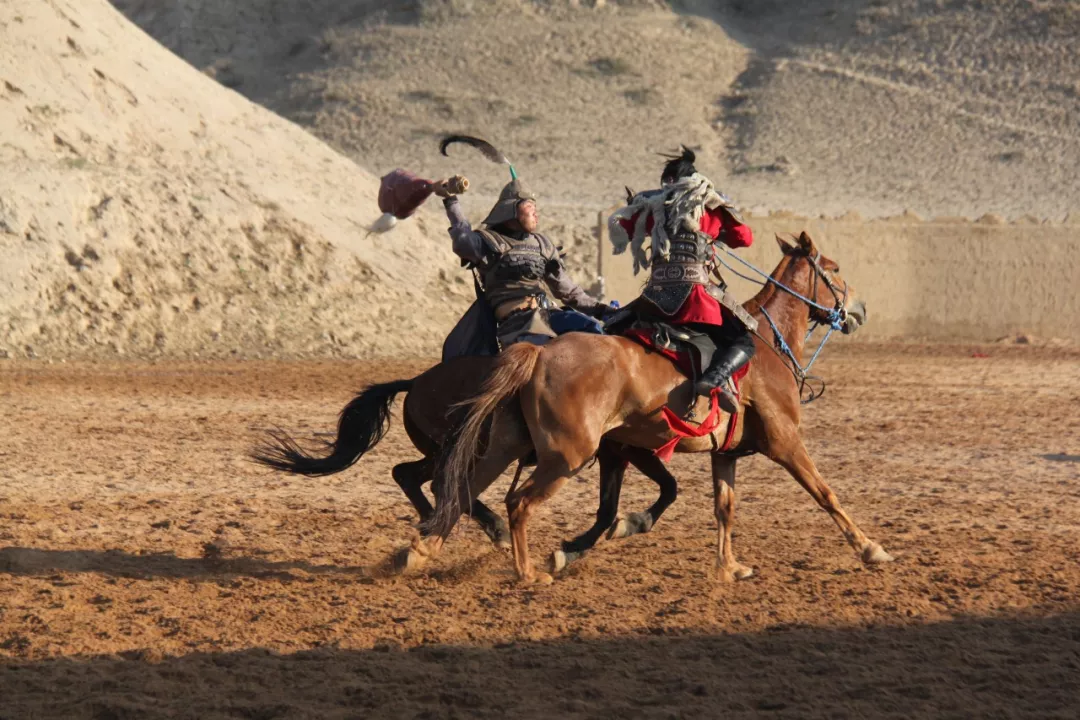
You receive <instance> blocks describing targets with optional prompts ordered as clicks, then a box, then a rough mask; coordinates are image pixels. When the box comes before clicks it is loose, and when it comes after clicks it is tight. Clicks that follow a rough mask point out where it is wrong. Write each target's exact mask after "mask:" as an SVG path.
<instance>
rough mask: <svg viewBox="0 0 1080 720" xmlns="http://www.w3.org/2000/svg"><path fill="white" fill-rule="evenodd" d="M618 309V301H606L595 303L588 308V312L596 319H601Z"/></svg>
mask: <svg viewBox="0 0 1080 720" xmlns="http://www.w3.org/2000/svg"><path fill="white" fill-rule="evenodd" d="M618 309H619V303H618V302H615V303H613V304H611V305H608V304H607V303H597V304H596V306H595V307H593V308H590V309H589V312H588V314H589V315H591V316H592V317H594V318H596V319H597V320H603V319H604V318H605V317H607V316H608V315H611V314H612V313H614V312H615V311H616V310H618Z"/></svg>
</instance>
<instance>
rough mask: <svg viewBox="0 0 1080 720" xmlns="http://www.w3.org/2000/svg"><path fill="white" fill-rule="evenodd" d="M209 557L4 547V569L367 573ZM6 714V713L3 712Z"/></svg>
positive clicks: (205, 574)
mask: <svg viewBox="0 0 1080 720" xmlns="http://www.w3.org/2000/svg"><path fill="white" fill-rule="evenodd" d="M206 553H207V554H206V557H202V558H181V557H177V556H176V555H173V554H172V553H147V554H145V555H133V554H131V553H126V552H123V551H121V550H104V551H101V550H38V549H35V548H23V547H6V548H0V573H10V574H12V575H51V574H53V573H57V572H84V573H100V574H102V575H111V576H114V577H125V578H139V579H148V578H155V577H158V578H186V579H192V580H198V579H214V578H220V577H228V576H231V575H248V576H251V577H279V578H284V577H288V576H290V575H291V571H293V570H300V571H303V572H306V573H311V574H319V573H334V574H346V575H359V576H366V575H368V574H369V572H368V570H367V569H365V568H362V567H339V566H337V565H315V564H312V563H306V562H273V561H270V560H262V559H258V558H249V557H237V558H225V557H220V556H219V555H217V553H216V548H214V547H213V546H207V548H206ZM0 717H2V716H0Z"/></svg>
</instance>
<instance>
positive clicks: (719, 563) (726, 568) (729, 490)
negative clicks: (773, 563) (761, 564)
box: [712, 452, 754, 582]
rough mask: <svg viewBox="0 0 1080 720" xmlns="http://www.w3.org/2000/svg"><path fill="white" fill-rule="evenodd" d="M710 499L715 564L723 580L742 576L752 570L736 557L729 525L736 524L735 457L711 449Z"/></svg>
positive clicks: (742, 578)
mask: <svg viewBox="0 0 1080 720" xmlns="http://www.w3.org/2000/svg"><path fill="white" fill-rule="evenodd" d="M712 481H713V503H714V508H715V513H716V567H717V569H718V570H719V571H720V576H721V578H722V579H723V580H724V581H726V582H732V581H735V580H745V579H746V578H748V577H750V576H751V575H753V574H754V571H753V569H752V568H748V567H746V566H745V565H743V564H742V563H739V562H737V561H736V560H735V553H734V552H733V551H732V549H731V528H732V526H734V525H735V458H733V457H728V456H726V455H721V454H720V453H715V452H714V453H712Z"/></svg>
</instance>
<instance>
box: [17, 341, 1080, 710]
mask: <svg viewBox="0 0 1080 720" xmlns="http://www.w3.org/2000/svg"><path fill="white" fill-rule="evenodd" d="M1078 363H1080V351H1077V350H1075V349H1072V350H1070V349H1060V348H1059V349H1049V348H1033V347H1003V346H994V347H985V346H984V347H933V346H918V345H891V346H881V345H845V346H841V347H837V348H835V349H834V350H833V351H832V352H831V353H829V354H828V355H826V356H825V358H824V359H823V360H822V361H821V366H820V367H821V374H822V375H823V376H825V377H826V378H827V379H828V380H829V381H830V383H831V384H830V387H829V391H828V393H827V394H826V395H825V397H824V398H823V399H821V400H820V401H818V402H817V403H815V404H814V405H811V406H809V407H808V408H807V410H806V413H805V416H804V417H805V422H804V433H805V436H806V438H807V441H808V445H809V447H810V449H811V452H812V454H813V455H814V457H815V459H816V461H817V462H818V465H819V466H820V467H821V468H822V470H823V472H824V474H825V476H826V477H827V478H828V479H829V480H830V482H831V484H832V487H833V489H834V490H835V491H836V492H837V493H838V495H839V497H840V499H841V501H842V502H844V504H845V506H846V508H847V509H848V510H849V512H851V513H852V515H853V516H854V518H855V519H856V520H857V521H858V522H860V523H861V525H862V527H863V528H864V530H866V532H867V534H869V535H870V536H871V537H872V538H874V539H876V540H878V541H880V542H882V543H883V544H884V546H885V547H886V548H887V549H888V550H889V551H890V552H891V553H893V554H894V555H895V556H896V558H897V561H896V562H895V563H894V564H892V565H889V566H887V567H884V568H882V569H873V570H869V569H865V568H863V567H861V566H860V564H859V563H858V561H857V559H856V557H855V556H854V554H853V553H852V552H851V551H849V550H848V549H847V547H846V546H845V545H844V543H843V541H842V539H841V537H840V534H839V532H838V531H837V529H836V528H835V527H834V526H833V525H832V524H831V522H830V521H829V519H828V517H827V516H826V514H825V513H824V512H822V511H821V510H819V509H818V508H817V507H816V506H815V505H814V504H813V502H812V500H811V499H810V497H809V496H808V495H807V494H806V493H805V492H803V491H802V490H801V489H800V488H799V487H798V486H797V485H796V484H795V482H794V481H792V480H791V479H790V478H789V477H787V476H786V475H785V474H784V473H783V471H782V470H780V469H779V468H778V467H776V466H773V465H771V464H770V463H769V462H768V461H766V460H764V459H761V458H749V459H746V460H744V461H742V462H741V463H740V467H739V515H738V523H739V525H738V529H737V537H736V539H735V543H736V552H737V554H738V556H739V558H740V559H741V560H742V561H743V562H745V563H747V564H751V565H753V566H754V568H755V569H756V572H757V574H756V575H755V577H754V578H753V579H751V580H748V581H745V582H742V583H738V584H733V585H727V584H723V583H720V582H718V581H717V579H716V578H715V577H714V575H713V573H712V562H713V552H714V547H715V531H714V522H713V519H712V515H711V510H710V508H711V486H710V483H709V481H708V479H707V478H708V474H707V467H708V463H707V460H706V459H705V458H704V457H687V456H680V457H677V458H676V459H675V461H674V462H673V470H674V471H675V473H676V475H677V476H679V477H680V479H681V481H682V486H681V495H680V498H679V500H678V502H677V503H676V504H675V505H674V506H673V507H672V508H671V510H670V511H669V512H668V514H666V515H665V516H664V518H663V519H662V520H661V521H660V523H659V524H658V525H657V526H656V527H655V528H654V529H653V531H652V533H650V534H648V535H643V536H638V537H635V538H631V539H629V540H624V541H612V542H607V543H601V544H600V545H599V546H598V547H597V549H596V550H595V551H593V553H592V554H591V555H590V556H589V557H587V558H586V559H585V560H584V561H582V562H581V563H580V564H579V565H577V566H574V567H572V568H571V569H570V570H569V571H567V572H566V573H565V574H564V575H563V576H561V577H559V578H558V579H557V580H556V582H555V584H554V585H552V586H550V587H543V588H535V587H530V588H523V587H520V586H518V585H517V584H516V583H515V582H514V580H513V576H512V569H511V562H510V558H509V556H508V554H507V553H505V552H502V551H498V550H495V549H493V548H492V547H491V546H490V544H489V543H488V542H487V540H486V538H485V536H484V535H483V534H482V533H481V532H480V531H479V529H478V528H477V527H476V526H475V525H469V526H466V527H464V528H463V529H462V530H459V531H458V532H457V533H456V534H455V535H454V536H453V537H452V539H451V542H450V544H449V546H448V548H447V550H446V552H445V553H444V554H443V556H442V557H440V558H439V559H438V560H437V561H436V562H435V563H434V564H433V565H432V566H431V567H430V568H429V569H427V570H425V571H423V572H420V573H419V574H415V575H411V576H408V577H403V578H394V579H375V578H373V577H372V576H371V573H370V571H369V570H368V568H370V567H372V566H374V565H376V564H378V563H379V562H380V561H382V560H384V559H385V558H386V557H387V555H388V554H389V553H390V552H392V551H393V550H394V549H395V548H397V547H400V546H401V545H403V544H404V543H406V542H407V541H408V539H409V537H410V533H411V532H412V529H411V525H410V523H411V522H412V521H413V516H412V513H411V509H410V507H409V506H408V504H407V502H406V500H405V499H404V497H403V496H402V495H401V493H400V491H399V490H398V489H397V487H396V486H395V485H394V484H393V482H392V481H391V480H390V477H389V469H390V467H391V466H392V465H393V464H394V463H395V462H398V461H400V460H402V459H406V458H411V457H413V451H412V448H411V446H410V445H409V443H408V440H407V438H406V437H405V433H404V431H403V430H402V429H401V427H400V425H395V427H394V429H393V430H392V431H391V433H390V434H389V436H387V438H386V439H385V440H384V441H383V444H382V445H381V446H380V447H379V448H377V450H376V451H375V452H373V453H372V454H371V455H370V456H369V457H367V458H365V459H364V460H363V461H362V462H361V463H360V464H359V465H358V466H357V467H356V468H354V469H352V470H350V471H348V472H347V473H345V474H342V475H338V476H334V477H331V478H326V479H317V480H309V479H302V478H300V479H297V478H293V477H289V476H278V475H274V474H270V473H268V472H267V471H264V470H262V469H260V468H257V467H255V466H253V465H252V464H250V463H248V462H246V461H245V451H246V450H247V448H248V447H249V445H250V443H251V442H252V441H253V440H254V439H255V437H256V436H257V433H258V432H259V430H261V429H263V428H267V427H272V426H275V425H281V426H283V427H285V428H288V429H290V430H295V431H298V432H299V433H301V435H302V436H305V437H311V436H312V434H314V433H317V432H324V431H328V430H330V429H331V428H332V426H333V422H334V420H335V417H336V414H337V412H338V411H339V410H340V408H341V407H342V406H343V405H344V403H345V402H346V401H347V400H348V399H349V398H350V397H351V392H352V391H355V390H358V389H359V388H361V387H362V386H363V385H365V384H367V383H369V382H375V381H385V380H388V379H392V378H395V377H401V376H408V375H411V374H413V373H414V372H416V371H419V370H420V369H421V368H422V364H419V363H415V362H414V363H411V364H410V363H382V364H370V363H369V364H365V363H346V362H322V363H303V364H290V363H283V362H242V363H241V362H234V363H215V364H209V363H207V364H176V363H157V364H138V363H135V362H130V363H126V364H115V365H70V364H66V365H65V364H54V365H47V364H44V363H41V362H36V363H34V362H25V361H19V362H15V361H9V362H5V363H3V364H0V410H2V412H0V438H2V441H0V718H4V719H5V720H8V719H13V718H43V717H72V718H101V719H106V718H158V717H162V718H165V717H168V718H232V717H239V718H308V717H310V718H351V717H356V718H360V717H365V718H368V717H395V718H396V717H426V718H442V717H459V718H465V717H551V716H559V717H575V718H593V717H604V718H611V717H617V718H638V717H640V718H669V717H670V718H676V717H708V716H714V717H719V716H725V717H728V716H748V715H756V714H762V715H769V716H771V715H776V716H783V717H799V718H805V717H830V718H839V717H865V716H876V717H897V718H901V717H904V718H908V717H921V716H933V717H941V718H944V717H973V716H977V717H1040V718H1045V717H1061V718H1064V717H1069V718H1072V717H1076V715H1077V713H1078V712H1080V710H1078V706H1080V702H1078V701H1077V700H1076V698H1077V697H1080V595H1078V593H1080V564H1078V562H1077V561H1078V557H1080V550H1078V547H1080V546H1078V542H1077V541H1078V539H1080V504H1078V497H1080V445H1078V442H1080V440H1078V438H1080V414H1078V413H1077V412H1076V408H1077V407H1080V372H1078V367H1080V365H1078ZM504 489H505V483H502V484H500V485H499V486H496V487H495V488H493V490H492V491H491V492H490V493H489V496H488V499H489V500H490V501H491V504H492V505H493V506H494V507H496V508H499V509H500V510H501V507H500V504H499V499H500V498H499V493H500V492H501V491H502V490H504ZM595 494H596V471H595V469H591V470H589V471H587V472H585V473H584V474H583V476H582V477H581V478H580V481H575V482H572V483H570V484H569V485H568V486H567V487H566V488H565V489H564V491H563V492H562V493H561V494H560V495H558V496H557V497H556V498H555V499H554V500H553V501H552V502H551V503H550V504H549V507H548V509H547V510H545V511H544V512H542V513H540V515H539V516H538V517H537V519H536V520H535V522H534V524H533V527H534V528H535V530H534V533H533V536H532V537H533V538H534V543H535V544H534V552H536V553H540V552H545V553H547V552H550V550H552V549H554V547H555V545H556V542H557V541H558V540H559V539H560V538H564V537H569V536H570V535H572V534H573V533H574V532H575V531H577V530H579V529H581V528H583V527H585V526H586V525H587V524H588V523H589V521H590V515H591V513H592V512H593V510H594V509H595V504H596V503H595ZM654 494H655V489H654V488H653V487H652V486H651V484H650V483H648V482H647V481H644V480H643V479H642V478H641V477H640V476H638V475H633V474H632V475H631V477H630V478H629V479H628V482H627V487H626V491H625V495H624V501H623V507H624V508H625V509H626V510H635V509H641V508H643V507H644V506H645V505H647V504H648V503H649V502H651V500H652V498H653V496H654Z"/></svg>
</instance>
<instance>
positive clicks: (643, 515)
mask: <svg viewBox="0 0 1080 720" xmlns="http://www.w3.org/2000/svg"><path fill="white" fill-rule="evenodd" d="M652 526H653V519H652V515H650V514H649V513H647V512H638V513H630V514H629V515H627V516H626V517H624V518H619V519H618V520H616V521H615V524H614V525H612V526H611V530H609V531H608V540H618V539H620V538H626V537H630V536H631V535H638V534H640V533H647V532H649V531H650V530H652Z"/></svg>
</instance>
